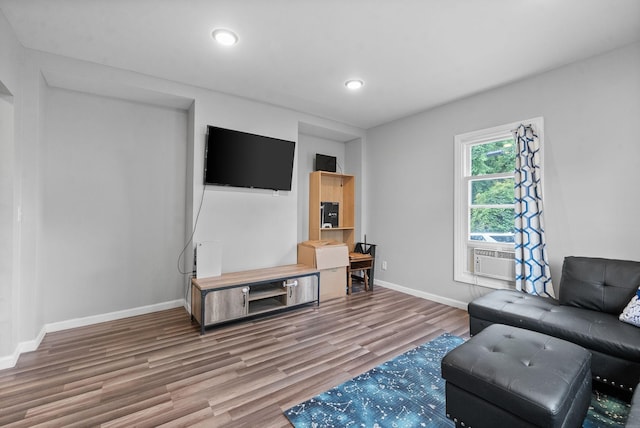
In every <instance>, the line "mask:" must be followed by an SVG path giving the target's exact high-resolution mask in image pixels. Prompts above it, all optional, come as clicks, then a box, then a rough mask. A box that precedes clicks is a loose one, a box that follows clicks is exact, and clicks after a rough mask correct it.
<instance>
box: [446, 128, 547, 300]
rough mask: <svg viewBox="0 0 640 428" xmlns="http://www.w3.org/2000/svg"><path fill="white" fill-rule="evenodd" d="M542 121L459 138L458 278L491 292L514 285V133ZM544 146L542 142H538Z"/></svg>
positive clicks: (457, 142) (457, 159)
mask: <svg viewBox="0 0 640 428" xmlns="http://www.w3.org/2000/svg"><path fill="white" fill-rule="evenodd" d="M520 123H532V124H534V126H535V127H536V129H539V130H542V118H537V119H534V120H529V121H524V122H516V123H510V124H507V125H502V126H498V127H495V128H491V129H484V130H480V131H476V132H471V133H467V134H461V135H456V137H455V150H456V153H455V154H456V156H455V158H456V165H455V166H456V168H455V174H456V186H455V193H456V194H455V233H454V239H455V251H454V252H455V259H454V279H455V280H456V281H461V282H467V283H471V284H479V285H483V286H488V287H493V288H506V287H510V286H512V285H513V282H514V280H512V279H511V278H514V277H515V276H514V274H513V271H514V269H515V263H513V262H512V260H513V249H514V242H515V239H514V213H515V212H514V189H513V188H514V170H515V164H516V142H515V141H514V138H513V132H512V131H513V130H514V129H516V128H517V127H518V125H520ZM540 141H541V142H542V139H540Z"/></svg>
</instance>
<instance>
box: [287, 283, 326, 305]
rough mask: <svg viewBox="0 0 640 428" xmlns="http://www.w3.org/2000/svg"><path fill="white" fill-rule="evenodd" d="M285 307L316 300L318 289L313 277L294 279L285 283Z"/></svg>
mask: <svg viewBox="0 0 640 428" xmlns="http://www.w3.org/2000/svg"><path fill="white" fill-rule="evenodd" d="M284 286H285V287H286V288H287V305H299V304H301V303H306V302H314V301H316V300H318V292H319V290H318V287H316V286H315V281H314V278H313V277H304V278H295V279H293V280H289V281H286V282H285V284H284Z"/></svg>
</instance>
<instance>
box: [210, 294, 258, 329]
mask: <svg viewBox="0 0 640 428" xmlns="http://www.w3.org/2000/svg"><path fill="white" fill-rule="evenodd" d="M248 294H249V287H236V288H229V289H226V290H219V291H213V292H211V293H209V294H207V297H206V298H205V305H206V306H205V309H204V323H205V325H208V324H214V323H218V322H222V321H227V320H232V319H236V318H241V317H244V316H246V315H247V308H248V306H249V304H248V301H247V298H248Z"/></svg>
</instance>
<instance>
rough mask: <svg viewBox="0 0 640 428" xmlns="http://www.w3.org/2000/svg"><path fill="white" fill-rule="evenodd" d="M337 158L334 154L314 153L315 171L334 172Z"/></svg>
mask: <svg viewBox="0 0 640 428" xmlns="http://www.w3.org/2000/svg"><path fill="white" fill-rule="evenodd" d="M336 164H337V160H336V157H335V156H329V155H321V154H320V153H316V169H315V170H316V171H328V172H336Z"/></svg>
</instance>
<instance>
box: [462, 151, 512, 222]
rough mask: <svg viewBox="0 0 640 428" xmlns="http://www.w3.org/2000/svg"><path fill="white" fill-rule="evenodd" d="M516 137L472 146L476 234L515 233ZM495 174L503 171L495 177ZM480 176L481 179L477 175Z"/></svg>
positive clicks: (472, 209) (472, 214)
mask: <svg viewBox="0 0 640 428" xmlns="http://www.w3.org/2000/svg"><path fill="white" fill-rule="evenodd" d="M515 156H516V152H515V144H514V141H513V139H504V140H500V141H492V142H489V143H484V144H477V145H474V146H472V147H471V176H472V177H474V179H472V180H471V182H470V186H471V188H470V192H469V197H470V204H469V207H470V225H469V226H470V228H469V232H470V233H471V234H473V233H513V232H514V209H513V203H514V190H513V186H514V183H513V177H512V176H511V177H504V174H505V173H506V174H512V173H513V171H514V170H515V159H516V158H515ZM494 174H503V175H502V176H501V177H495V176H494ZM476 177H477V178H476Z"/></svg>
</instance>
